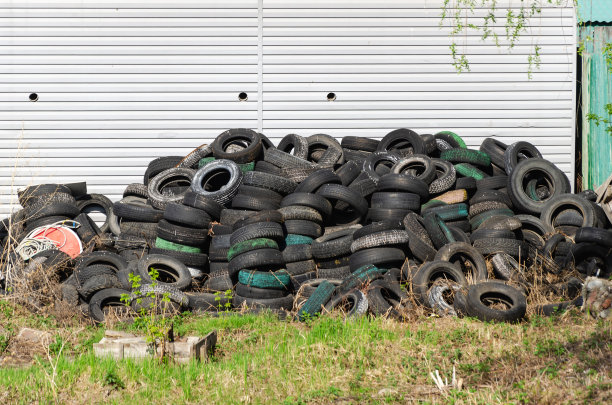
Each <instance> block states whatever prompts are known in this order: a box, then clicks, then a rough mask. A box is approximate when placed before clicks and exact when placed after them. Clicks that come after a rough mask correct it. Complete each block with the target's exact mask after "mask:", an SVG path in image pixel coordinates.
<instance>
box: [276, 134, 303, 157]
mask: <svg viewBox="0 0 612 405" xmlns="http://www.w3.org/2000/svg"><path fill="white" fill-rule="evenodd" d="M277 148H278V149H279V150H282V151H283V152H286V153H291V154H292V155H293V156H296V157H299V158H300V159H304V160H306V159H308V140H307V139H306V138H304V137H303V136H299V135H295V134H288V135H285V136H284V137H283V139H281V140H280V142H279V143H278V147H277Z"/></svg>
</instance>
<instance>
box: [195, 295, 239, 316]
mask: <svg viewBox="0 0 612 405" xmlns="http://www.w3.org/2000/svg"><path fill="white" fill-rule="evenodd" d="M185 295H187V298H188V299H189V309H190V310H191V311H192V312H195V313H200V312H219V311H225V310H229V309H231V308H232V306H231V305H232V299H231V298H228V297H226V296H225V294H218V293H217V294H212V293H207V292H188V293H185ZM227 304H229V306H228V305H227Z"/></svg>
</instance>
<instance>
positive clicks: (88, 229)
mask: <svg viewBox="0 0 612 405" xmlns="http://www.w3.org/2000/svg"><path fill="white" fill-rule="evenodd" d="M74 221H75V222H78V223H79V224H80V226H79V227H78V228H77V229H76V233H77V235H78V236H79V238H80V239H81V241H83V243H84V244H86V245H87V244H89V243H91V242H92V241H93V240H94V238H96V237H99V236H101V235H102V231H101V230H100V228H98V225H96V223H95V222H94V221H93V220H92V219H91V218H90V217H89V215H87V214H79V215H77V216H76V217H75V218H74Z"/></svg>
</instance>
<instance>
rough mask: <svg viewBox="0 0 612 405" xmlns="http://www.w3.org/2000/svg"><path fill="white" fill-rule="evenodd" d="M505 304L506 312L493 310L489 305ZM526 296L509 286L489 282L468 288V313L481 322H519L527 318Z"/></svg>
mask: <svg viewBox="0 0 612 405" xmlns="http://www.w3.org/2000/svg"><path fill="white" fill-rule="evenodd" d="M497 303H503V304H505V305H506V306H507V307H508V308H507V309H505V310H502V309H494V308H491V307H490V306H489V305H487V304H497ZM526 310H527V302H526V299H525V295H523V293H522V292H521V291H519V290H517V289H516V288H514V287H512V286H509V285H507V284H504V283H501V282H496V281H488V282H484V283H479V284H474V285H471V286H470V287H469V288H468V293H467V313H468V315H469V316H473V317H476V318H478V319H480V320H481V321H502V322H517V321H519V320H521V319H522V318H523V317H524V316H525V312H526Z"/></svg>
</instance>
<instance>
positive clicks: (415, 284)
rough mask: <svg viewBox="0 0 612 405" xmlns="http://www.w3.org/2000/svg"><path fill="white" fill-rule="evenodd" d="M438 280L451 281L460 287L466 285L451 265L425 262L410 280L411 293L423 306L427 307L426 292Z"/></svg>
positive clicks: (457, 270)
mask: <svg viewBox="0 0 612 405" xmlns="http://www.w3.org/2000/svg"><path fill="white" fill-rule="evenodd" d="M440 278H442V279H448V280H452V281H454V282H456V283H458V284H460V285H462V286H467V285H468V282H467V279H466V278H465V275H464V274H463V272H462V271H461V270H460V269H459V268H458V267H457V266H456V265H454V264H453V263H449V262H447V261H440V260H435V261H432V262H427V263H425V264H424V265H423V266H421V267H420V268H419V269H418V270H417V272H416V273H415V274H414V276H413V278H412V280H411V282H412V289H413V292H414V293H415V295H416V297H417V299H418V300H419V301H420V302H421V303H422V304H423V305H426V306H429V305H428V299H427V292H428V291H429V289H430V288H431V286H432V285H433V283H434V281H436V280H437V279H440Z"/></svg>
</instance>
